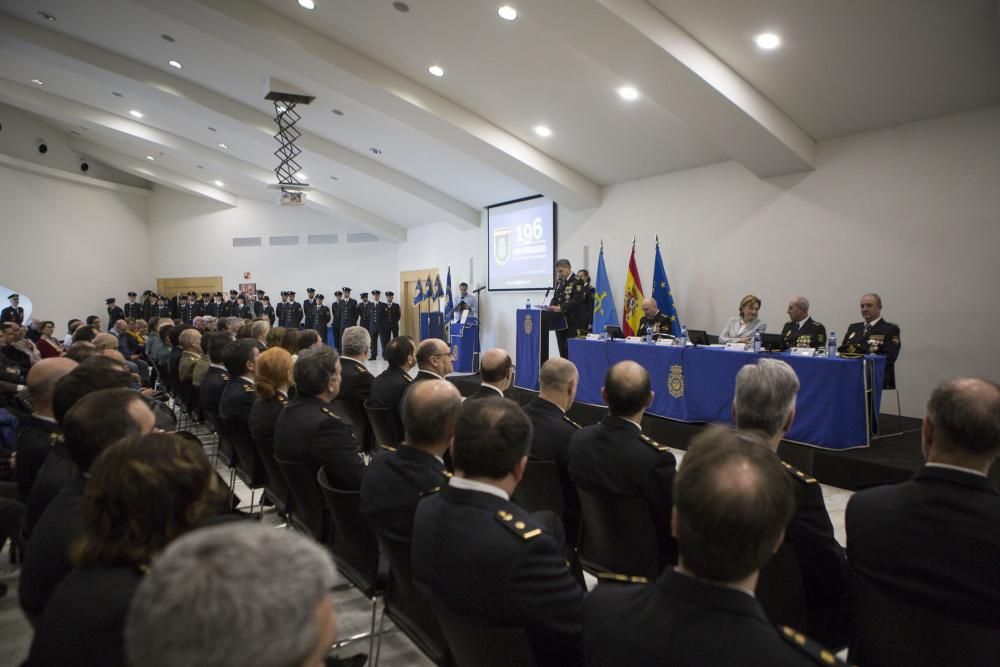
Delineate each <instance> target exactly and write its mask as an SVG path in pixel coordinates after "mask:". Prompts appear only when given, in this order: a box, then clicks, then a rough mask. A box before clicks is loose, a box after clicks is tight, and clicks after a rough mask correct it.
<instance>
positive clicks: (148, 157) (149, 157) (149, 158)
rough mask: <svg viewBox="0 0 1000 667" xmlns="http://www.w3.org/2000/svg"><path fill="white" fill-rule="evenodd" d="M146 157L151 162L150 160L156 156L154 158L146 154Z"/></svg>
mask: <svg viewBox="0 0 1000 667" xmlns="http://www.w3.org/2000/svg"><path fill="white" fill-rule="evenodd" d="M146 159H147V160H149V161H150V162H152V161H153V160H155V159H156V158H155V157H153V156H152V155H147V156H146Z"/></svg>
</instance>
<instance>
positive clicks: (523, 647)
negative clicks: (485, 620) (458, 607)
mask: <svg viewBox="0 0 1000 667" xmlns="http://www.w3.org/2000/svg"><path fill="white" fill-rule="evenodd" d="M437 617H438V621H440V623H441V629H442V630H444V636H445V638H446V639H447V640H448V647H449V648H450V649H451V654H452V656H454V658H455V664H456V665H458V667H510V665H517V666H518V667H534V665H535V656H534V654H533V653H532V651H531V645H530V644H529V643H528V633H527V632H525V630H524V628H519V627H515V628H507V627H499V626H485V625H474V624H471V623H468V622H466V621H465V620H460V619H458V618H456V617H454V616H452V615H451V614H442V613H438V615H437Z"/></svg>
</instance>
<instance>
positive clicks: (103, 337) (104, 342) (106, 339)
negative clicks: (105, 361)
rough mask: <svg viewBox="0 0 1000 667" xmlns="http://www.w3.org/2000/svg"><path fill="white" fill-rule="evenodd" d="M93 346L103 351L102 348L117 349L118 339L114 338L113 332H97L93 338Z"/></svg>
mask: <svg viewBox="0 0 1000 667" xmlns="http://www.w3.org/2000/svg"><path fill="white" fill-rule="evenodd" d="M94 347H96V348H97V349H98V350H99V351H101V352H103V351H104V350H117V349H118V339H117V338H115V335H114V334H109V333H99V334H97V336H96V337H95V338H94Z"/></svg>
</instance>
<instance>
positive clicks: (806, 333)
mask: <svg viewBox="0 0 1000 667" xmlns="http://www.w3.org/2000/svg"><path fill="white" fill-rule="evenodd" d="M787 312H788V319H789V321H788V322H785V326H784V327H782V329H781V337H782V338H783V339H784V340H785V347H786V348H789V347H815V348H822V347H823V346H824V345H826V327H825V326H823V325H822V324H820V323H819V322H817V321H816V320H814V319H812V318H811V317H809V299H807V298H805V297H804V296H795V297H792V298H791V299H789V300H788V311H787Z"/></svg>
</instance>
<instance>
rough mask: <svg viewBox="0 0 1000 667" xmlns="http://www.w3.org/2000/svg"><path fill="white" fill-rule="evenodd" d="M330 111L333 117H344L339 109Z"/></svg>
mask: <svg viewBox="0 0 1000 667" xmlns="http://www.w3.org/2000/svg"><path fill="white" fill-rule="evenodd" d="M331 111H332V112H333V115H334V116H343V115H344V112H343V111H341V110H340V109H331Z"/></svg>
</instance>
